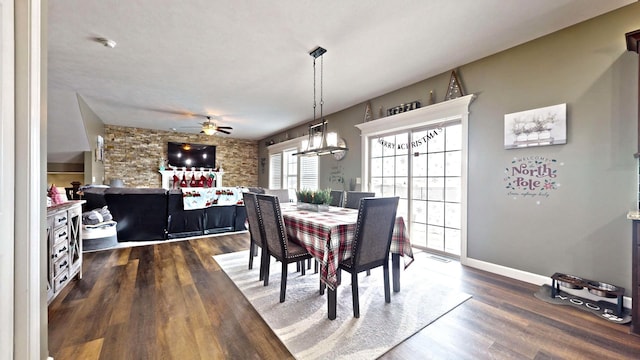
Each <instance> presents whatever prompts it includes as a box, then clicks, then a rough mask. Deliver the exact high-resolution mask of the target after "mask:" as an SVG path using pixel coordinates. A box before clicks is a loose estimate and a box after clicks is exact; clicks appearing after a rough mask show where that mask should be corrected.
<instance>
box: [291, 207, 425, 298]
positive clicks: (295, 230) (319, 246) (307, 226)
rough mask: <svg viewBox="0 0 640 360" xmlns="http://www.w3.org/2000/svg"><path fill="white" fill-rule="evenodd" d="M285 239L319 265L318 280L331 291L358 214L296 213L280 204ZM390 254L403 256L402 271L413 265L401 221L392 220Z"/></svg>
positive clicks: (350, 211)
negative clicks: (314, 259) (300, 246)
mask: <svg viewBox="0 0 640 360" xmlns="http://www.w3.org/2000/svg"><path fill="white" fill-rule="evenodd" d="M281 209H282V216H283V218H284V223H285V227H286V229H287V235H288V236H289V238H290V239H297V240H298V241H299V242H300V243H301V244H302V245H303V246H304V247H305V248H306V249H307V251H309V253H311V255H313V257H314V258H316V259H317V260H318V261H320V265H321V266H320V278H321V280H322V281H324V282H325V284H327V286H328V287H330V288H331V289H335V288H336V286H337V284H338V279H337V272H338V263H339V262H340V261H341V260H342V259H347V258H349V257H350V256H351V247H352V244H353V239H354V237H355V231H356V222H357V220H358V210H356V209H347V208H340V207H330V208H329V211H320V212H314V211H306V210H298V209H297V208H296V205H295V204H281ZM391 252H392V253H395V254H400V255H401V256H403V257H404V256H405V255H406V257H405V261H404V263H405V268H406V267H407V266H409V265H410V264H411V262H413V251H412V250H411V243H410V241H409V235H408V233H407V227H406V226H405V224H404V219H403V218H402V217H400V216H399V217H397V218H396V223H395V226H394V228H393V238H392V240H391Z"/></svg>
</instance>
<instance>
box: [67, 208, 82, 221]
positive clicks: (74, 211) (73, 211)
mask: <svg viewBox="0 0 640 360" xmlns="http://www.w3.org/2000/svg"><path fill="white" fill-rule="evenodd" d="M68 214H69V219H73V218H74V217H76V216H80V215H82V208H81V207H79V206H78V207H75V208H72V209H69V212H68Z"/></svg>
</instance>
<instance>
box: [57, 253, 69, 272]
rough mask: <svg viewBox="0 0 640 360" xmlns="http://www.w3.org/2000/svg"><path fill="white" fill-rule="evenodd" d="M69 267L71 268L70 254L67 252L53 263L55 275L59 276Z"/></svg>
mask: <svg viewBox="0 0 640 360" xmlns="http://www.w3.org/2000/svg"><path fill="white" fill-rule="evenodd" d="M67 269H69V256H68V255H67V254H65V255H63V256H61V257H60V258H58V260H56V262H55V263H54V264H53V277H56V276H58V275H59V274H61V273H62V272H63V271H65V270H67Z"/></svg>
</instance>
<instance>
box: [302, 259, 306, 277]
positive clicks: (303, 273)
mask: <svg viewBox="0 0 640 360" xmlns="http://www.w3.org/2000/svg"><path fill="white" fill-rule="evenodd" d="M300 265H302V266H300V267H301V268H302V276H304V275H305V272H306V270H307V269H306V267H305V266H304V260H302V261H301V262H300Z"/></svg>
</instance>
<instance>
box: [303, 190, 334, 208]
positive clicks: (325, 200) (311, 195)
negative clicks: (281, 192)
mask: <svg viewBox="0 0 640 360" xmlns="http://www.w3.org/2000/svg"><path fill="white" fill-rule="evenodd" d="M296 197H297V198H298V204H297V206H298V209H304V210H310V211H329V204H330V203H331V189H325V190H308V189H303V190H299V191H296Z"/></svg>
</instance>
